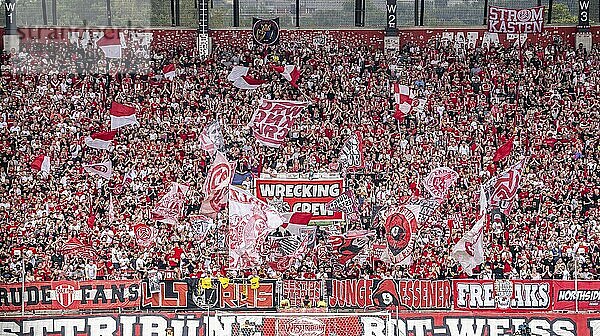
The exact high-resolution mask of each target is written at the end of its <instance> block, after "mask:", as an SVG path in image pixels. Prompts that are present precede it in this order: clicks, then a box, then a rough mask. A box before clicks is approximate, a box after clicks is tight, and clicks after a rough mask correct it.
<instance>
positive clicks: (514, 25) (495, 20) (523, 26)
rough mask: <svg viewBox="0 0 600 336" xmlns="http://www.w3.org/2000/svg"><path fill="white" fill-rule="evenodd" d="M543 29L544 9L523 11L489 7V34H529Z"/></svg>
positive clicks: (524, 9)
mask: <svg viewBox="0 0 600 336" xmlns="http://www.w3.org/2000/svg"><path fill="white" fill-rule="evenodd" d="M543 29H544V7H543V6H540V7H532V8H523V9H512V8H502V7H496V6H490V7H489V12H488V31H489V32H491V33H508V34H530V33H541V32H542V30H543Z"/></svg>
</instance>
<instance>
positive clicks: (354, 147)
mask: <svg viewBox="0 0 600 336" xmlns="http://www.w3.org/2000/svg"><path fill="white" fill-rule="evenodd" d="M339 162H340V170H341V171H342V172H343V173H346V172H347V171H353V170H357V169H361V168H364V166H365V158H364V149H363V140H362V135H361V133H360V132H358V131H357V132H354V134H352V135H351V136H350V137H349V138H348V139H347V140H346V141H345V142H344V145H343V146H342V149H341V151H340V157H339Z"/></svg>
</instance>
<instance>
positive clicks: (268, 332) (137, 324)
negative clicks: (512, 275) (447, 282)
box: [0, 312, 600, 336]
mask: <svg viewBox="0 0 600 336" xmlns="http://www.w3.org/2000/svg"><path fill="white" fill-rule="evenodd" d="M525 325H526V326H527V327H528V328H529V330H530V335H531V336H577V335H587V336H600V314H555V313H543V314H541V313H538V314H532V313H528V314H498V313H496V314H494V313H490V314H485V315H481V314H474V313H471V312H463V313H449V312H446V313H444V312H438V313H403V314H401V315H400V316H399V317H396V316H391V318H390V316H385V315H354V316H344V315H334V314H332V315H326V316H324V315H310V314H308V313H304V314H302V313H296V314H294V315H289V316H277V317H275V316H268V315H252V314H251V313H249V314H236V315H213V316H210V317H207V316H206V315H204V314H193V313H191V314H189V313H187V314H169V313H154V314H120V315H119V314H108V315H90V316H44V317H40V316H36V317H27V318H22V317H3V318H0V334H1V335H2V336H55V335H62V336H75V335H77V336H115V335H118V336H166V335H167V328H173V329H172V330H173V334H174V335H177V336H232V335H233V336H246V335H252V336H276V335H278V336H282V335H286V336H334V335H344V336H400V335H402V336H404V335H410V336H426V335H437V336H503V335H515V334H517V332H519V329H520V327H521V326H523V327H525Z"/></svg>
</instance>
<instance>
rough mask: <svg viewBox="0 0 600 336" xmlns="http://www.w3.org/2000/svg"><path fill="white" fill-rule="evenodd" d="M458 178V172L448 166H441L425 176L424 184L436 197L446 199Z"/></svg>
mask: <svg viewBox="0 0 600 336" xmlns="http://www.w3.org/2000/svg"><path fill="white" fill-rule="evenodd" d="M456 180H458V173H457V172H455V171H454V170H452V169H450V168H448V167H439V168H436V169H434V170H432V171H431V172H430V173H429V175H427V177H425V179H424V180H423V186H424V187H425V189H426V190H427V191H429V193H430V194H431V196H433V197H434V198H438V199H444V198H445V197H446V195H447V194H448V190H449V189H450V187H451V186H452V185H453V184H454V182H456Z"/></svg>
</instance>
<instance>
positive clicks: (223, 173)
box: [200, 152, 235, 218]
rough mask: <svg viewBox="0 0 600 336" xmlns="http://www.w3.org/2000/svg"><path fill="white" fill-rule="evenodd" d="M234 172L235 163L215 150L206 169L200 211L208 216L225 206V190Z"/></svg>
mask: <svg viewBox="0 0 600 336" xmlns="http://www.w3.org/2000/svg"><path fill="white" fill-rule="evenodd" d="M234 172H235V163H231V162H229V161H227V158H226V157H225V156H224V155H223V154H221V152H217V155H215V160H214V161H213V163H212V165H211V166H210V168H209V169H208V174H207V177H206V180H205V181H204V188H203V189H204V190H203V191H204V195H205V196H204V200H203V201H202V205H201V206H200V211H201V212H202V213H203V214H205V215H207V216H210V217H213V218H214V217H215V216H216V214H217V213H218V212H219V211H221V210H222V209H224V208H225V206H227V190H228V186H229V183H231V179H232V178H233V174H234Z"/></svg>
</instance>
